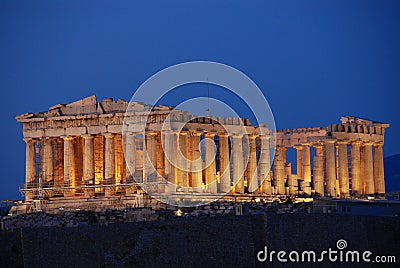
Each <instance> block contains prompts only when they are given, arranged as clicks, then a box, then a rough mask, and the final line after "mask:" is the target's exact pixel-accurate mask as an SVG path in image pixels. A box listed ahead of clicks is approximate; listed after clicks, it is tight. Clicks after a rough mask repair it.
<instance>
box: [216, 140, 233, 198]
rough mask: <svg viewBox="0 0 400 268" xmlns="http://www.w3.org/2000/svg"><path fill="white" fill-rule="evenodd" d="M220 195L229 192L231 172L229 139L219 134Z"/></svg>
mask: <svg viewBox="0 0 400 268" xmlns="http://www.w3.org/2000/svg"><path fill="white" fill-rule="evenodd" d="M219 152H220V160H219V163H220V173H221V185H220V186H221V187H220V191H221V193H228V192H229V191H230V190H231V171H230V167H229V137H228V134H227V133H222V134H219Z"/></svg>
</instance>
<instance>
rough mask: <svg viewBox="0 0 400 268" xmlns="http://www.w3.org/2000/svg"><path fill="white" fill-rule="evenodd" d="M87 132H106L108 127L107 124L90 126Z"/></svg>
mask: <svg viewBox="0 0 400 268" xmlns="http://www.w3.org/2000/svg"><path fill="white" fill-rule="evenodd" d="M87 132H88V134H100V133H106V132H107V128H106V126H88V127H87Z"/></svg>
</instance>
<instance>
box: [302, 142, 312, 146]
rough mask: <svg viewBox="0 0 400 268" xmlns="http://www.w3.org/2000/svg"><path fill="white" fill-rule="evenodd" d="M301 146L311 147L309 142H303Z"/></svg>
mask: <svg viewBox="0 0 400 268" xmlns="http://www.w3.org/2000/svg"><path fill="white" fill-rule="evenodd" d="M301 146H312V143H311V142H303V143H301Z"/></svg>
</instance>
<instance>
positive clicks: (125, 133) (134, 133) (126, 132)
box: [123, 131, 136, 136]
mask: <svg viewBox="0 0 400 268" xmlns="http://www.w3.org/2000/svg"><path fill="white" fill-rule="evenodd" d="M123 134H124V135H125V136H134V135H136V132H132V131H125V132H124V133H123Z"/></svg>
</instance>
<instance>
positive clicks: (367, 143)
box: [363, 141, 374, 146]
mask: <svg viewBox="0 0 400 268" xmlns="http://www.w3.org/2000/svg"><path fill="white" fill-rule="evenodd" d="M363 145H364V146H372V145H374V143H373V142H372V141H365V142H364V143H363Z"/></svg>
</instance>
